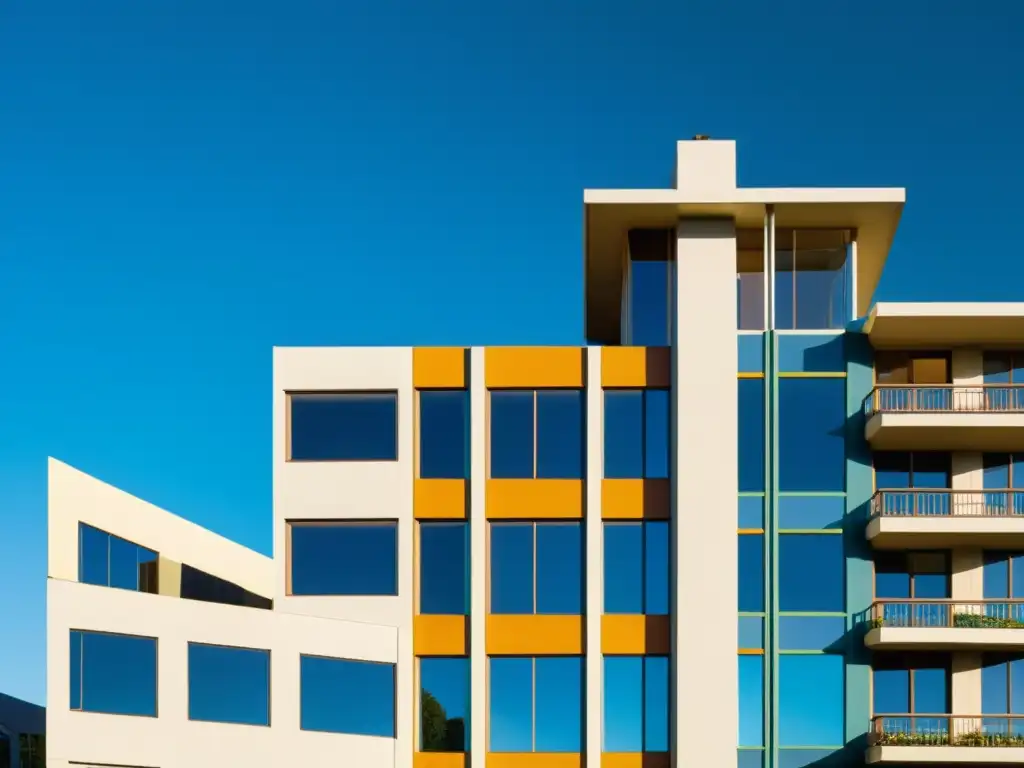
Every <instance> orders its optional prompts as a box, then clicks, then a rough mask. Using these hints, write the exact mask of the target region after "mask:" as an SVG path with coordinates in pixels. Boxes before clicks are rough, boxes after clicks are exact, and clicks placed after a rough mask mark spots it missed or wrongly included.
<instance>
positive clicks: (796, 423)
mask: <svg viewBox="0 0 1024 768" xmlns="http://www.w3.org/2000/svg"><path fill="white" fill-rule="evenodd" d="M845 434H846V380H845V379H799V378H796V379H793V378H783V379H779V488H780V490H782V491H843V490H845V489H846V442H845V440H846V437H845ZM741 490H743V489H742V488H741Z"/></svg>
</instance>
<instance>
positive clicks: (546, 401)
mask: <svg viewBox="0 0 1024 768" xmlns="http://www.w3.org/2000/svg"><path fill="white" fill-rule="evenodd" d="M583 442H584V434H583V391H582V390H579V389H549V390H540V391H539V392H537V477H545V478H567V479H577V478H582V477H583Z"/></svg>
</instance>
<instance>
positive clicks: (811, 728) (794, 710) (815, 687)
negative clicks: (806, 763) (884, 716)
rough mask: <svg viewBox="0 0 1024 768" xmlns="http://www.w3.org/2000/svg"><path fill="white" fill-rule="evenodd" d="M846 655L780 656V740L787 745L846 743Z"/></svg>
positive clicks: (810, 745) (806, 745)
mask: <svg viewBox="0 0 1024 768" xmlns="http://www.w3.org/2000/svg"><path fill="white" fill-rule="evenodd" d="M843 675H844V669H843V657H842V656H831V655H825V654H822V655H796V656H791V655H783V656H780V657H779V742H780V744H781V745H782V746H786V747H812V746H821V747H825V746H832V745H835V744H842V743H843V742H844V733H843V731H844V728H843V710H844V707H845V700H844V698H845V693H844V688H843Z"/></svg>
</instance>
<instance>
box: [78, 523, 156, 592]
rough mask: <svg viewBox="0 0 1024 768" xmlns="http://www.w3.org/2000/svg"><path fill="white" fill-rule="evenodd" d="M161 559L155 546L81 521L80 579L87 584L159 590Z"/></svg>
mask: <svg viewBox="0 0 1024 768" xmlns="http://www.w3.org/2000/svg"><path fill="white" fill-rule="evenodd" d="M158 560H159V555H158V554H157V553H156V552H154V551H153V550H151V549H146V548H145V547H142V546H139V545H138V544H135V543H133V542H131V541H128V540H126V539H122V538H120V537H118V536H114V535H113V534H110V533H107V532H106V531H101V530H100V529H99V528H93V527H92V526H91V525H86V524H85V523H79V524H78V580H79V581H80V582H81V583H83V584H95V585H97V586H101V587H114V588H117V589H130V590H133V591H135V592H148V593H150V594H156V592H157V561H158Z"/></svg>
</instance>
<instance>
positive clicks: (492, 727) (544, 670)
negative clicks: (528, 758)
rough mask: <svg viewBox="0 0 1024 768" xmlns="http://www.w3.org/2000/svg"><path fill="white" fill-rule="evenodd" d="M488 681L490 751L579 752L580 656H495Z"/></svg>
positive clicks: (580, 727)
mask: <svg viewBox="0 0 1024 768" xmlns="http://www.w3.org/2000/svg"><path fill="white" fill-rule="evenodd" d="M488 683H489V685H488V694H489V696H488V699H489V701H488V710H489V711H488V716H489V717H488V724H489V729H488V731H489V733H488V742H489V743H488V749H489V750H490V751H491V752H580V751H581V749H582V744H583V659H582V658H581V657H580V656H539V657H529V656H527V657H495V656H492V657H490V658H489V659H488Z"/></svg>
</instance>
